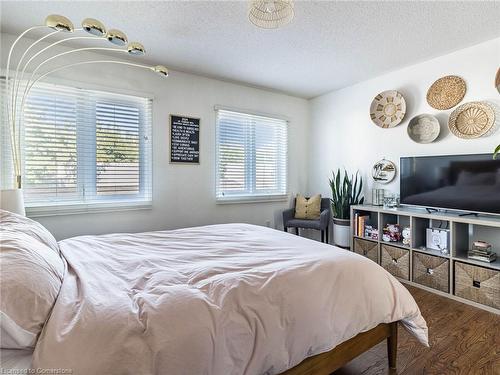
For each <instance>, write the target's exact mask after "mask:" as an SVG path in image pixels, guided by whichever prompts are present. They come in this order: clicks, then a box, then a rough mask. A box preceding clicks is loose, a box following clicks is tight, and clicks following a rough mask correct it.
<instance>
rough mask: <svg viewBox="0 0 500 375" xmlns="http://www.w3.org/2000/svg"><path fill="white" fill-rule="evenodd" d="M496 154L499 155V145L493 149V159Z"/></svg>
mask: <svg viewBox="0 0 500 375" xmlns="http://www.w3.org/2000/svg"><path fill="white" fill-rule="evenodd" d="M498 154H500V145H498V146H497V148H496V149H495V151H494V154H493V159H496V158H497V156H498Z"/></svg>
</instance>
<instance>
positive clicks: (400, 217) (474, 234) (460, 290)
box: [351, 205, 500, 314]
mask: <svg viewBox="0 0 500 375" xmlns="http://www.w3.org/2000/svg"><path fill="white" fill-rule="evenodd" d="M356 213H357V214H358V216H359V215H366V216H368V218H369V223H370V225H372V226H374V227H375V228H377V230H378V236H379V240H374V239H372V238H366V237H363V236H356V235H355V225H356V223H355V220H354V219H353V220H352V225H351V233H352V242H351V249H353V251H356V252H358V253H359V252H361V253H362V252H363V251H365V250H366V249H367V250H368V251H366V254H367V255H366V256H368V257H370V259H372V260H374V261H375V260H377V261H378V263H379V264H380V265H382V266H383V267H384V268H386V269H387V270H388V271H389V272H391V273H393V275H395V276H398V274H399V275H400V274H401V272H402V271H404V272H406V273H404V276H405V277H406V276H407V275H408V273H409V279H408V280H407V279H404V278H403V279H400V280H401V281H403V282H408V283H410V284H411V285H415V286H419V287H422V288H423V289H426V290H430V291H435V292H436V293H438V294H441V295H446V296H448V297H450V298H453V299H455V300H459V301H462V302H465V303H469V304H472V305H474V306H478V307H481V308H483V309H485V310H488V311H492V312H494V313H496V314H500V304H499V302H498V301H499V299H498V298H490V297H491V293H493V294H495V295H500V277H499V276H500V217H498V216H487V215H482V216H461V215H460V214H459V213H456V212H443V211H438V212H427V211H426V210H425V209H420V208H415V207H398V208H391V209H384V208H383V207H380V206H372V205H357V206H352V207H351V217H352V218H354V217H355V214H356ZM387 224H399V225H400V226H401V227H402V228H403V227H409V228H410V232H411V241H410V242H411V246H407V245H403V243H402V242H387V241H383V239H382V234H383V227H385V226H386V225H387ZM427 228H440V229H445V230H448V231H449V239H448V254H443V253H441V251H439V250H434V249H428V248H426V230H427ZM355 239H356V241H357V243H356V245H357V248H355V247H354V246H355V241H354V240H355ZM478 240H483V241H486V242H488V243H490V244H491V245H492V249H493V251H494V252H496V254H497V260H496V261H494V262H491V263H487V262H482V261H479V260H475V259H469V258H468V257H467V252H468V250H469V249H470V248H471V247H472V243H473V242H474V241H478ZM363 241H369V242H363ZM383 246H385V247H384V249H386V250H384V251H383V250H382V247H383ZM365 248H366V249H365ZM391 248H392V249H394V250H391ZM397 249H401V250H397ZM387 251H389V252H392V253H393V254H397V257H401V256H403V255H404V257H403V258H401V259H402V261H401V262H400V266H399V267H404V269H397V267H398V266H395V264H396V263H393V262H391V258H390V257H389V258H387V256H392V255H390V254H388V253H387ZM401 251H403V253H401ZM394 252H395V253H394ZM397 252H399V253H397ZM382 253H385V258H384V257H383V256H382ZM394 256H396V255H394ZM415 257H416V258H415ZM408 258H409V262H408V261H406V259H408ZM384 259H385V263H384ZM440 259H441V260H440ZM458 262H460V263H465V264H467V265H469V266H460V267H459V270H458V271H456V270H455V263H456V264H457V267H458V264H459V263H458ZM433 267H436V268H435V270H434V269H433ZM482 270H486V271H484V272H486V274H487V277H489V278H490V279H489V281H488V282H487V283H486V284H485V283H483V282H482V280H481V282H479V283H478V280H474V278H475V277H476V274H479V273H481V272H483V271H482ZM456 272H461V274H462V277H461V278H459V276H458V275H457V274H456ZM467 272H469V273H470V274H468V275H467V276H466V277H465V279H464V277H463V276H464V273H467ZM484 272H483V273H484ZM438 275H439V277H440V279H439V282H440V283H441V285H443V284H442V283H443V280H444V281H446V280H447V278H448V281H446V284H445V285H444V286H442V287H441V289H442V290H441V291H439V290H436V289H433V285H437V284H433V282H434V281H436V280H433V277H436V278H437V277H438ZM492 275H493V276H492ZM398 278H399V277H398ZM469 283H470V285H469ZM483 284H485V285H487V286H485V287H484V290H483V287H482V285H483ZM429 285H430V286H431V287H429ZM436 288H438V287H437V286H436ZM443 290H448V292H443ZM478 302H479V303H478Z"/></svg>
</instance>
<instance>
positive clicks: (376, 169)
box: [372, 158, 396, 184]
mask: <svg viewBox="0 0 500 375" xmlns="http://www.w3.org/2000/svg"><path fill="white" fill-rule="evenodd" d="M372 177H373V180H374V181H375V182H380V183H381V184H388V183H389V182H391V181H392V180H394V177H396V165H395V164H394V163H393V162H392V161H390V160H387V159H385V158H384V159H382V160H379V161H378V162H376V163H375V164H374V165H373V168H372Z"/></svg>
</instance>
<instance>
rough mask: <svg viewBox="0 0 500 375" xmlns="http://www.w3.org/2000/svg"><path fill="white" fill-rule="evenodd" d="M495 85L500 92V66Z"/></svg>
mask: <svg viewBox="0 0 500 375" xmlns="http://www.w3.org/2000/svg"><path fill="white" fill-rule="evenodd" d="M495 87H496V88H497V90H498V92H499V93H500V68H498V71H497V76H496V77H495Z"/></svg>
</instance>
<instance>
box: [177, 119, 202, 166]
mask: <svg viewBox="0 0 500 375" xmlns="http://www.w3.org/2000/svg"><path fill="white" fill-rule="evenodd" d="M170 163H188V164H200V119H199V118H194V117H188V116H179V115H170Z"/></svg>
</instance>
